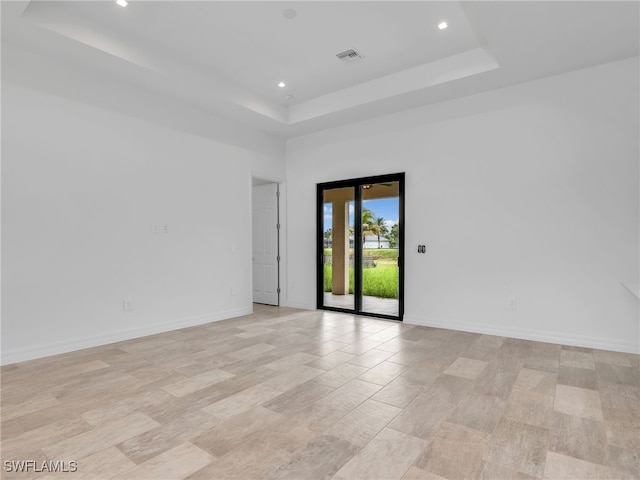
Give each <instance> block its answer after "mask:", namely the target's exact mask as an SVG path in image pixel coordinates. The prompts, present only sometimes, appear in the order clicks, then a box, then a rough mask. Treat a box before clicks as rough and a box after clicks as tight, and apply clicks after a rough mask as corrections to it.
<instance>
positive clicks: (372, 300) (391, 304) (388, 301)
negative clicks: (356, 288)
mask: <svg viewBox="0 0 640 480" xmlns="http://www.w3.org/2000/svg"><path fill="white" fill-rule="evenodd" d="M354 302H355V298H354V296H353V295H352V294H349V295H334V294H332V293H331V292H325V294H324V305H325V306H326V307H334V308H347V309H350V310H353V307H354ZM362 310H363V312H365V313H377V314H380V315H390V316H394V317H397V316H398V299H396V298H378V297H369V296H366V295H363V296H362Z"/></svg>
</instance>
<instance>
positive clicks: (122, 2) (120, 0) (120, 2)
mask: <svg viewBox="0 0 640 480" xmlns="http://www.w3.org/2000/svg"><path fill="white" fill-rule="evenodd" d="M116 3H117V4H118V5H120V6H121V7H126V6H127V5H129V2H127V0H116Z"/></svg>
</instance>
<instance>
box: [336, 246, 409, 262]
mask: <svg viewBox="0 0 640 480" xmlns="http://www.w3.org/2000/svg"><path fill="white" fill-rule="evenodd" d="M331 252H332V249H331V248H325V249H324V254H325V255H331V254H332V253H331ZM398 252H399V250H398V249H397V248H367V249H365V250H363V251H362V254H363V255H364V256H365V257H373V258H374V259H375V260H379V259H381V258H388V259H397V258H398ZM349 255H353V248H350V249H349Z"/></svg>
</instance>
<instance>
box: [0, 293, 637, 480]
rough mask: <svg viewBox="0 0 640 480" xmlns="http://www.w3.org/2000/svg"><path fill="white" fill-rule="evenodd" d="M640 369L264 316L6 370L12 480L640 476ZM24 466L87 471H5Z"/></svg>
mask: <svg viewBox="0 0 640 480" xmlns="http://www.w3.org/2000/svg"><path fill="white" fill-rule="evenodd" d="M639 368H640V359H639V357H638V356H637V355H629V354H624V353H616V352H607V351H599V350H591V349H588V348H576V347H568V346H560V345H552V344H546V343H538V342H529V341H523V340H514V339H509V338H502V337H494V336H487V335H479V334H471V333H464V332H456V331H450V330H441V329H433V328H424V327H415V326H410V325H404V324H401V323H397V322H392V321H385V320H378V319H371V318H365V317H355V316H351V315H345V314H340V313H335V312H321V311H316V312H309V311H300V310H294V309H288V308H277V307H266V306H258V305H256V307H255V313H254V314H253V315H249V316H246V317H242V318H237V319H230V320H225V321H221V322H217V323H212V324H208V325H203V326H199V327H194V328H187V329H182V330H177V331H173V332H169V333H164V334H160V335H153V336H149V337H144V338H139V339H133V340H129V341H125V342H120V343H116V344H111V345H106V346H103V347H97V348H91V349H87V350H82V351H78V352H72V353H68V354H63V355H57V356H54V357H49V358H45V359H40V360H34V361H30V362H23V363H19V364H14V365H8V366H5V367H3V368H2V413H1V421H2V423H1V428H2V430H1V435H2V438H1V440H2V454H1V457H2V468H3V476H2V478H24V479H32V478H47V479H58V478H64V479H110V478H114V479H150V480H156V479H183V478H188V479H255V478H267V479H285V478H288V479H321V478H322V479H324V478H335V479H346V480H355V479H404V480H408V479H422V480H426V479H429V480H437V479H449V480H457V479H531V478H547V479H567V478H572V479H585V480H586V479H633V478H636V479H637V478H638V477H639V469H640V370H639ZM19 460H33V461H35V462H37V463H36V466H37V467H38V468H39V469H40V470H42V469H43V465H45V463H43V462H47V461H50V462H56V461H61V462H62V461H64V462H67V466H68V465H69V464H68V462H70V461H74V462H77V471H76V472H75V473H62V472H53V473H51V472H43V473H36V472H34V471H33V468H31V471H29V472H27V473H10V472H6V471H4V470H6V468H7V464H6V463H5V462H11V461H19ZM48 465H51V463H49V464H48ZM58 465H60V464H58ZM54 466H55V464H54Z"/></svg>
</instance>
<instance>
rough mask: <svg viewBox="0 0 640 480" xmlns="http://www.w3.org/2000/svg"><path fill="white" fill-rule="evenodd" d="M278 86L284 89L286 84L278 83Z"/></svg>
mask: <svg viewBox="0 0 640 480" xmlns="http://www.w3.org/2000/svg"><path fill="white" fill-rule="evenodd" d="M278 86H279V87H280V88H284V87H286V86H287V84H286V83H284V82H280V83H279V84H278Z"/></svg>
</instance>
